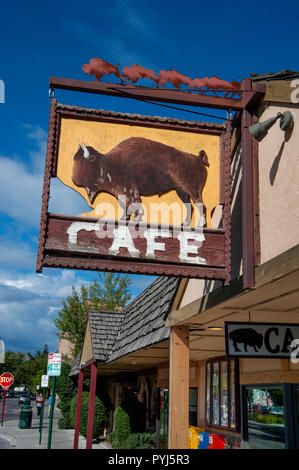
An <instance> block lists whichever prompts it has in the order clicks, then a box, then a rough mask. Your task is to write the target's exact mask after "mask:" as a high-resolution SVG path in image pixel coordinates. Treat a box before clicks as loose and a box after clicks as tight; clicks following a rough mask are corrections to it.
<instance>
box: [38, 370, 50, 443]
mask: <svg viewBox="0 0 299 470" xmlns="http://www.w3.org/2000/svg"><path fill="white" fill-rule="evenodd" d="M48 383H49V377H48V375H42V379H41V387H42V389H43V401H42V409H41V413H40V418H39V444H41V442H42V432H43V420H44V407H45V394H46V388H47V387H48Z"/></svg>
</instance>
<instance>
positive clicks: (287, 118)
mask: <svg viewBox="0 0 299 470" xmlns="http://www.w3.org/2000/svg"><path fill="white" fill-rule="evenodd" d="M279 118H280V125H279V126H280V129H281V130H282V131H285V130H287V129H288V128H289V127H290V126H291V124H292V123H293V116H292V114H291V113H290V111H286V112H284V113H277V115H276V116H275V117H273V118H269V119H267V120H266V121H264V122H257V123H255V124H253V125H252V126H250V127H249V132H250V134H251V135H252V137H254V138H255V139H256V140H257V141H258V142H260V141H261V140H263V138H264V137H265V136H266V135H267V134H268V131H269V129H270V128H271V127H272V126H273V124H275V122H276V121H277V119H279Z"/></svg>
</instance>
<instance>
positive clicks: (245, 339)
mask: <svg viewBox="0 0 299 470" xmlns="http://www.w3.org/2000/svg"><path fill="white" fill-rule="evenodd" d="M228 337H229V339H230V340H231V341H232V342H233V346H234V348H235V352H241V350H240V349H239V348H238V343H239V344H240V343H243V345H244V350H245V351H246V352H247V347H248V346H251V347H252V348H253V349H254V350H255V352H258V350H259V349H261V347H262V346H263V335H261V334H260V333H258V332H257V331H255V330H254V329H253V328H240V329H238V330H234V331H232V332H231V333H230V334H229V335H228ZM257 348H258V349H257Z"/></svg>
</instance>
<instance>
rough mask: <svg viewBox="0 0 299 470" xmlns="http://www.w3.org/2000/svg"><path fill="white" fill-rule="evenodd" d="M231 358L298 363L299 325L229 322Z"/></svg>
mask: <svg viewBox="0 0 299 470" xmlns="http://www.w3.org/2000/svg"><path fill="white" fill-rule="evenodd" d="M225 344H226V355H227V356H229V357H236V356H238V357H255V358H258V357H260V358H291V360H292V361H293V362H294V363H298V361H299V359H298V357H299V356H298V353H299V325H298V324H292V323H243V322H225Z"/></svg>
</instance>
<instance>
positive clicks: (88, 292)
mask: <svg viewBox="0 0 299 470" xmlns="http://www.w3.org/2000/svg"><path fill="white" fill-rule="evenodd" d="M98 276H99V280H97V279H94V281H93V283H92V284H91V285H90V286H88V287H86V286H84V285H81V287H80V291H79V292H77V291H76V289H75V287H74V286H73V287H72V295H70V296H68V297H67V298H66V300H64V301H63V302H62V304H63V307H62V309H61V311H60V312H58V317H57V318H55V319H54V325H55V326H56V328H58V330H59V333H58V334H57V335H58V336H59V337H60V338H64V339H67V340H69V341H70V342H71V343H72V344H73V356H74V357H75V356H76V355H77V354H78V353H79V352H80V351H81V349H82V346H83V339H84V332H85V325H86V321H87V316H88V311H89V310H120V309H122V308H123V307H125V305H126V304H127V302H128V301H129V300H130V298H131V294H130V293H129V290H128V288H129V285H130V284H131V280H130V278H129V277H128V276H127V275H125V276H121V275H119V274H114V273H104V274H103V273H98Z"/></svg>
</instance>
